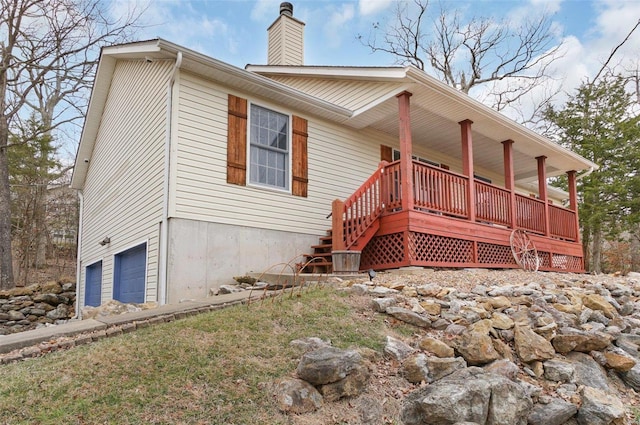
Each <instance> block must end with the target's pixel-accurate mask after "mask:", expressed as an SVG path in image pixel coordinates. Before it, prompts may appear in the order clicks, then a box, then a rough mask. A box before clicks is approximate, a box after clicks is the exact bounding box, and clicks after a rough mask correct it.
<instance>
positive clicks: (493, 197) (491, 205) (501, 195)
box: [475, 180, 511, 226]
mask: <svg viewBox="0 0 640 425" xmlns="http://www.w3.org/2000/svg"><path fill="white" fill-rule="evenodd" d="M475 187H476V220H479V221H486V222H488V223H496V224H501V225H503V226H511V192H509V191H508V190H507V189H504V188H501V187H498V186H494V185H492V184H489V183H484V182H481V181H478V180H476V181H475Z"/></svg>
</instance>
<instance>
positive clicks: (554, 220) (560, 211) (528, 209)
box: [332, 161, 578, 249]
mask: <svg viewBox="0 0 640 425" xmlns="http://www.w3.org/2000/svg"><path fill="white" fill-rule="evenodd" d="M400 177H401V175H400V161H395V162H392V163H386V162H382V163H381V164H380V166H379V167H378V170H377V171H376V172H375V173H374V174H373V175H372V176H371V177H369V179H367V181H366V182H365V183H364V184H363V185H362V186H360V187H359V188H358V189H357V190H356V192H355V193H354V194H353V195H352V196H350V197H349V198H348V199H347V200H345V201H344V202H342V201H335V202H334V207H333V210H332V214H333V220H334V223H333V235H334V249H348V248H349V247H351V246H352V245H353V244H355V243H356V242H357V241H358V238H360V237H361V236H362V235H363V234H364V233H365V232H366V231H367V229H369V227H371V225H372V224H373V223H374V221H375V220H377V218H378V217H379V216H380V215H382V214H384V213H391V212H395V211H399V210H401V209H402V190H401V187H400V182H401V181H402V179H401V178H400ZM413 182H414V190H413V195H414V208H415V209H416V210H418V211H423V212H427V213H438V214H444V215H447V216H451V217H457V218H464V219H469V211H468V208H467V205H468V203H467V193H468V186H469V178H468V177H466V176H463V175H461V174H457V173H455V172H452V171H449V170H444V169H441V168H438V167H435V166H432V165H429V164H425V163H422V162H418V161H414V162H413ZM473 185H474V190H475V193H474V194H475V210H476V221H478V222H482V223H489V224H497V225H501V226H505V227H512V226H511V192H510V191H509V190H507V189H505V188H501V187H498V186H495V185H493V184H489V183H485V182H482V181H479V180H475V179H474V182H473ZM515 216H516V217H515V218H516V227H517V228H520V229H525V230H527V231H530V232H533V233H537V234H540V235H545V234H547V232H546V229H545V205H544V202H543V201H542V200H540V199H537V198H534V197H529V196H523V195H520V194H515ZM549 223H550V229H549V232H548V234H550V235H551V236H552V237H554V238H559V239H565V240H569V241H577V240H578V235H577V228H576V213H575V212H574V211H571V210H569V209H566V208H562V207H559V206H555V205H549Z"/></svg>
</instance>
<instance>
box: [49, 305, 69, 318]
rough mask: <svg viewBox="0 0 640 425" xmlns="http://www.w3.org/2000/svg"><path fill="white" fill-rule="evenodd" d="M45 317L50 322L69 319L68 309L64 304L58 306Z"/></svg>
mask: <svg viewBox="0 0 640 425" xmlns="http://www.w3.org/2000/svg"><path fill="white" fill-rule="evenodd" d="M47 317H48V318H49V319H51V320H63V319H68V318H69V308H68V307H67V306H66V305H64V304H58V307H56V308H55V310H51V311H50V312H48V313H47Z"/></svg>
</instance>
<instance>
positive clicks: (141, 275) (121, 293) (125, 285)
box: [113, 243, 147, 303]
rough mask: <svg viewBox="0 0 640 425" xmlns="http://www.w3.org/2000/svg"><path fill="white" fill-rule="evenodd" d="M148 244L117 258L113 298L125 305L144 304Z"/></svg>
mask: <svg viewBox="0 0 640 425" xmlns="http://www.w3.org/2000/svg"><path fill="white" fill-rule="evenodd" d="M146 269H147V244H146V243H144V244H142V245H138V246H136V247H135V248H131V249H129V250H127V251H124V252H121V253H120V254H117V255H116V256H115V264H114V270H113V273H114V282H113V283H114V285H113V298H114V299H116V300H118V301H120V302H123V303H143V302H144V287H145V270H146Z"/></svg>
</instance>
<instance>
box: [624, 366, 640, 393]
mask: <svg viewBox="0 0 640 425" xmlns="http://www.w3.org/2000/svg"><path fill="white" fill-rule="evenodd" d="M620 377H621V378H622V380H623V381H624V383H625V384H627V385H628V386H629V387H631V388H633V389H634V390H636V391H640V362H639V363H636V365H635V366H634V367H633V368H631V370H629V371H628V372H622V373H621V374H620Z"/></svg>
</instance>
